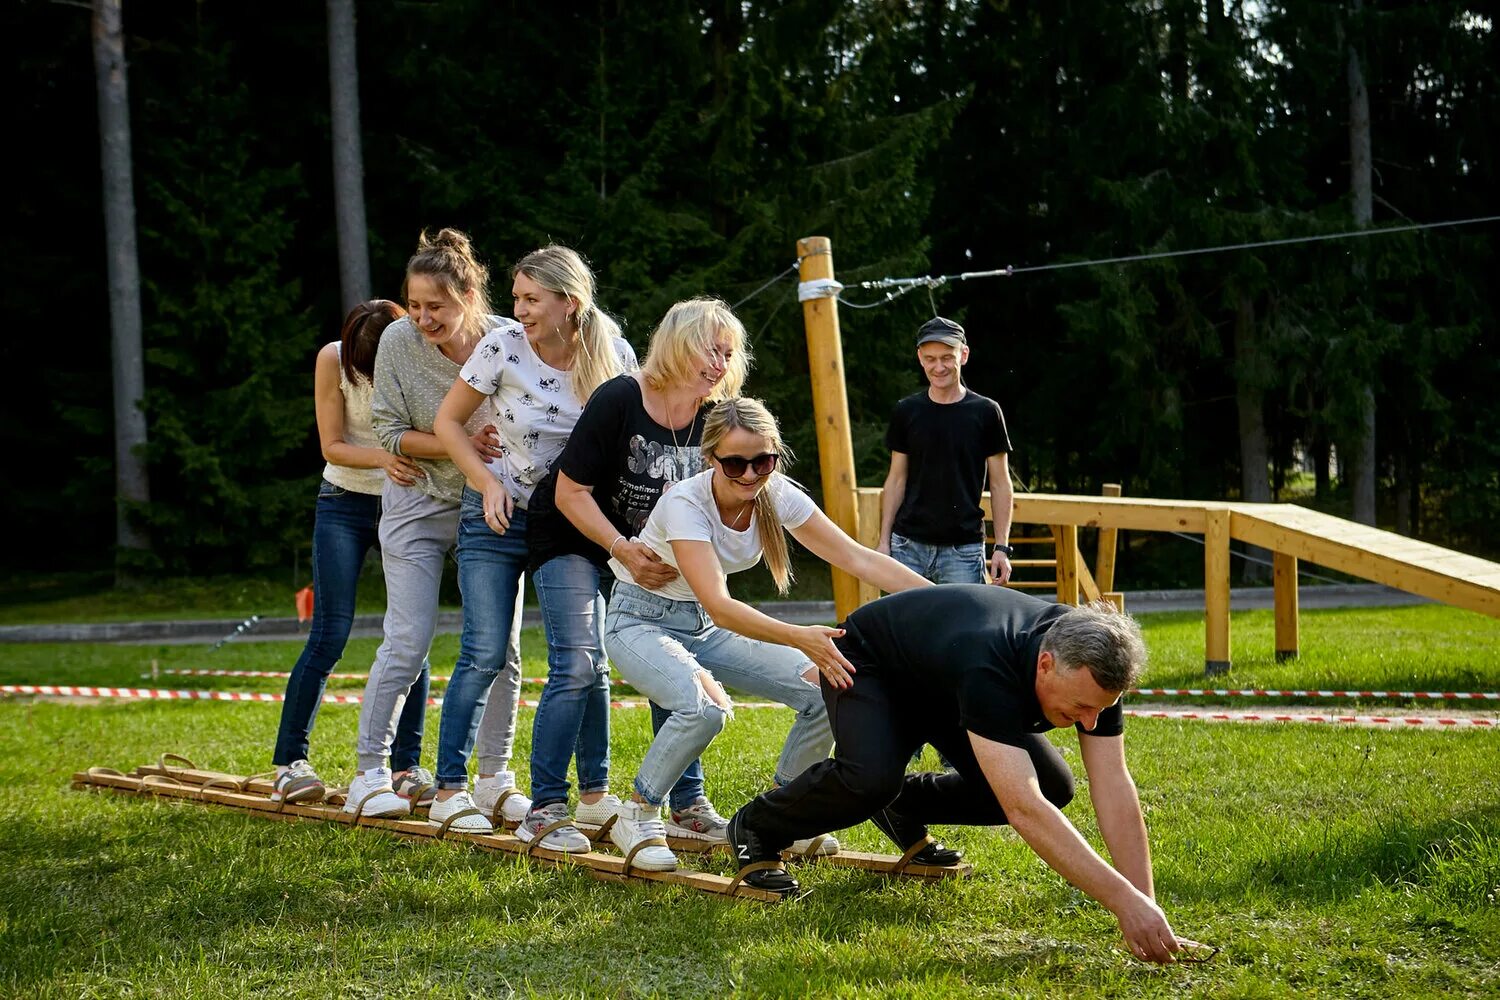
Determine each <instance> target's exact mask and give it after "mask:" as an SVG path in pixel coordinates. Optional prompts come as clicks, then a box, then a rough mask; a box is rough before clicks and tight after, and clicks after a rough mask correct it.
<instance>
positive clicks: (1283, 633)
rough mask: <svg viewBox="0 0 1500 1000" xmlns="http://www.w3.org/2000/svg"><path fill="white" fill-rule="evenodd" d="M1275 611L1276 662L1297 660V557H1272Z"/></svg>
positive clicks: (1282, 553)
mask: <svg viewBox="0 0 1500 1000" xmlns="http://www.w3.org/2000/svg"><path fill="white" fill-rule="evenodd" d="M1271 562H1272V571H1271V576H1272V584H1273V586H1274V594H1275V596H1274V600H1273V604H1274V605H1275V610H1276V661H1277V662H1278V663H1279V662H1281V661H1283V660H1293V659H1296V658H1297V603H1298V602H1297V557H1296V556H1289V555H1287V554H1286V553H1284V552H1277V553H1275V554H1274V555H1273V557H1272V560H1271Z"/></svg>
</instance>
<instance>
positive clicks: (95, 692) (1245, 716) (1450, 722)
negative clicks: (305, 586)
mask: <svg viewBox="0 0 1500 1000" xmlns="http://www.w3.org/2000/svg"><path fill="white" fill-rule="evenodd" d="M0 694H29V695H48V696H51V697H54V698H58V697H60V698H120V699H129V700H146V701H153V700H154V701H259V702H281V701H285V700H286V695H284V694H281V693H280V692H268V691H260V692H257V691H171V690H160V689H154V688H109V687H71V686H64V685H55V684H3V685H0ZM363 700H364V698H363V696H361V695H357V694H325V695H324V696H323V702H324V704H328V705H358V704H359V703H360V702H361V701H363ZM442 703H443V699H441V698H429V699H427V704H429V705H441V704H442ZM521 704H522V705H523V706H525V707H526V708H536V707H537V704H538V703H537V702H535V701H531V700H528V699H523V700H522V701H521ZM649 704H650V703H649V702H646V701H612V702H610V707H611V708H645V707H647V706H648V705H649ZM735 707H736V708H781V707H782V706H781V705H779V704H777V703H776V702H773V701H749V702H740V703H739V704H737V705H735ZM1125 714H1126V715H1128V716H1131V717H1133V718H1140V719H1187V720H1192V721H1203V722H1322V723H1335V724H1337V723H1345V724H1348V725H1363V726H1390V727H1392V728H1402V727H1407V726H1427V727H1432V728H1440V729H1455V728H1461V727H1469V726H1472V727H1477V728H1485V729H1495V728H1500V724H1497V723H1496V722H1495V720H1493V719H1487V718H1478V717H1476V718H1436V717H1432V716H1420V715H1318V714H1304V713H1274V714H1273V713H1258V712H1213V711H1200V712H1193V711H1168V710H1155V709H1126V710H1125Z"/></svg>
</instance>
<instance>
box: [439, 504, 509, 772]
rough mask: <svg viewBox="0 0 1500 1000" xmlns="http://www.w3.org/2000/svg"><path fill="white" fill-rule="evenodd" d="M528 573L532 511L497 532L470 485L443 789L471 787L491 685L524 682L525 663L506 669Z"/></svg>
mask: <svg viewBox="0 0 1500 1000" xmlns="http://www.w3.org/2000/svg"><path fill="white" fill-rule="evenodd" d="M525 571H526V511H524V510H522V509H521V508H519V507H517V508H516V509H515V511H514V512H513V513H512V514H511V518H510V528H509V529H508V530H507V531H506V532H505V534H503V535H497V534H495V532H494V531H492V530H490V526H489V525H488V524H485V523H484V508H483V501H482V499H481V497H480V495H479V494H477V493H475V492H474V491H473V490H471V489H469V488H468V487H465V488H464V494H463V501H462V504H461V506H460V515H459V521H458V589H459V591H460V592H461V593H462V594H463V600H464V628H463V635H462V636H461V637H460V639H459V650H458V661H457V662H456V663H455V664H454V665H453V677H452V679H450V680H449V681H448V689H447V691H445V692H444V693H443V714H442V721H441V723H440V724H439V727H438V766H437V783H438V787H439V788H458V789H461V788H467V787H468V784H469V755H470V753H471V752H472V751H473V749H474V734H475V732H477V731H478V729H479V719H480V715H481V713H483V711H484V706H485V702H486V701H487V700H488V698H489V693H490V686H491V684H493V683H494V682H495V680H496V678H497V677H499V676H500V675H501V672H502V671H506V672H507V673H512V672H513V673H516V674H517V676H515V677H513V678H508V679H509V680H511V681H512V684H511V685H509V686H508V688H507V689H508V690H510V689H511V688H515V687H519V685H520V681H521V678H520V676H519V670H518V669H517V668H518V667H519V664H516V665H512V666H511V667H510V669H509V670H507V664H506V657H505V648H506V645H507V644H508V643H509V641H510V626H511V619H512V617H513V616H514V615H515V610H516V591H517V589H518V588H519V586H520V583H521V574H523V573H524V572H525ZM502 700H503V701H504V702H505V704H504V705H503V710H506V711H512V710H513V708H514V704H515V702H514V700H513V699H512V698H510V697H505V698H503V699H502ZM496 708H497V709H501V708H502V706H500V705H497V706H496Z"/></svg>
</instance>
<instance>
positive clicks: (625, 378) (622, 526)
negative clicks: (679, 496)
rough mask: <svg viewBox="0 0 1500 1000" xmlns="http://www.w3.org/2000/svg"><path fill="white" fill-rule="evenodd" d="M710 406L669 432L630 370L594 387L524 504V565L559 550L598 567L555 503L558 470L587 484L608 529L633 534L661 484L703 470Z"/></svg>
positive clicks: (590, 547)
mask: <svg viewBox="0 0 1500 1000" xmlns="http://www.w3.org/2000/svg"><path fill="white" fill-rule="evenodd" d="M711 408H712V404H705V405H704V406H703V407H702V408H701V409H700V410H699V411H698V413H697V414H696V415H695V416H694V417H693V421H692V424H691V425H690V426H688V427H686V428H683V427H679V428H677V429H676V431H675V433H674V431H673V430H672V429H671V428H667V427H663V426H661V425H660V424H658V423H657V422H656V421H655V420H652V419H651V417H650V415H649V414H647V413H646V405H645V403H644V401H643V400H642V398H641V385H640V383H639V382H637V381H636V379H635V377H634V376H633V375H628V374H627V375H619V376H616V377H615V378H612V379H610V380H609V381H608V382H605V383H604V384H603V385H601V386H600V387H599V388H598V389H596V390H594V394H593V395H592V396H590V397H589V401H588V405H587V406H585V407H584V408H583V414H582V416H580V417H579V418H578V423H577V425H576V426H575V427H574V428H573V433H572V435H571V436H570V437H569V438H568V443H567V446H566V447H564V448H563V452H562V454H561V455H559V456H558V458H557V461H556V462H555V463H553V466H552V472H551V473H550V474H549V475H548V476H547V478H546V479H544V480H542V482H541V483H540V484H538V485H537V488H536V492H535V493H533V494H532V497H531V503H530V504H529V505H528V506H527V520H526V543H527V546H528V548H529V549H530V556H531V558H530V564H531V568H532V569H533V570H535V569H536V568H538V567H540V566H542V565H543V564H545V563H546V562H547V560H549V559H552V558H554V557H556V556H560V555H581V556H585V557H587V558H589V559H592V560H593V561H594V562H596V563H598V564H600V565H604V564H605V563H606V562H607V561H608V556H607V554H606V553H605V550H604V549H603V548H602V547H601V546H598V545H595V544H594V543H593V542H592V541H590V540H589V539H588V537H587V536H585V535H584V534H583V532H581V531H579V530H578V529H577V528H575V527H574V526H573V524H572V522H570V521H569V520H568V519H567V517H566V516H564V515H563V514H562V512H561V511H559V510H558V509H557V504H556V492H557V473H558V472H559V471H561V472H565V473H567V475H568V478H569V479H571V480H573V481H574V482H575V483H577V484H579V485H580V486H591V487H593V494H594V501H595V502H596V503H598V504H599V509H600V510H602V511H603V512H604V515H605V516H606V517H608V518H609V520H610V523H611V524H613V525H614V526H615V530H616V531H618V532H619V533H620V534H622V535H624V536H625V537H626V538H634V537H635V536H636V535H638V534H639V533H640V530H641V528H642V527H643V526H644V525H645V523H646V518H648V517H649V516H651V511H652V510H653V509H654V508H655V507H656V502H657V501H658V500H660V499H661V495H662V490H663V489H664V488H665V486H666V485H667V484H669V483H676V482H681V481H682V480H684V479H687V478H688V477H689V476H693V475H696V474H697V473H699V472H701V471H702V470H703V456H702V453H701V452H700V450H699V447H700V445H701V444H702V442H703V421H704V418H705V416H706V415H707V413H708V411H709V410H710V409H711Z"/></svg>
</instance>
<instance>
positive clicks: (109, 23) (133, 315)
mask: <svg viewBox="0 0 1500 1000" xmlns="http://www.w3.org/2000/svg"><path fill="white" fill-rule="evenodd" d="M93 35H94V73H95V76H96V78H97V81H98V86H99V159H100V165H101V167H102V169H103V174H104V241H105V257H106V260H107V265H108V280H109V326H110V359H111V369H112V373H113V376H112V384H113V389H114V417H115V546H116V552H115V577H116V582H120V581H121V580H123V579H124V578H125V577H126V576H128V575H129V572H130V568H131V567H130V559H129V555H130V553H132V552H134V553H136V554H141V553H148V552H150V549H151V543H150V539H149V537H148V536H147V534H146V532H145V531H144V530H142V529H141V528H140V527H139V525H138V523H137V521H136V518H135V517H134V516H133V514H134V512H133V510H132V508H133V507H138V506H144V505H145V504H148V503H150V501H151V489H150V479H149V477H148V475H147V471H146V412H145V410H143V409H142V408H141V406H142V402H143V399H144V397H145V395H146V374H145V360H144V358H143V356H142V348H141V275H140V262H139V260H138V259H137V257H136V245H135V188H134V179H133V177H132V176H131V168H130V97H129V92H128V90H127V88H126V66H125V28H124V20H123V17H122V15H121V10H120V0H94V16H93Z"/></svg>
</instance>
